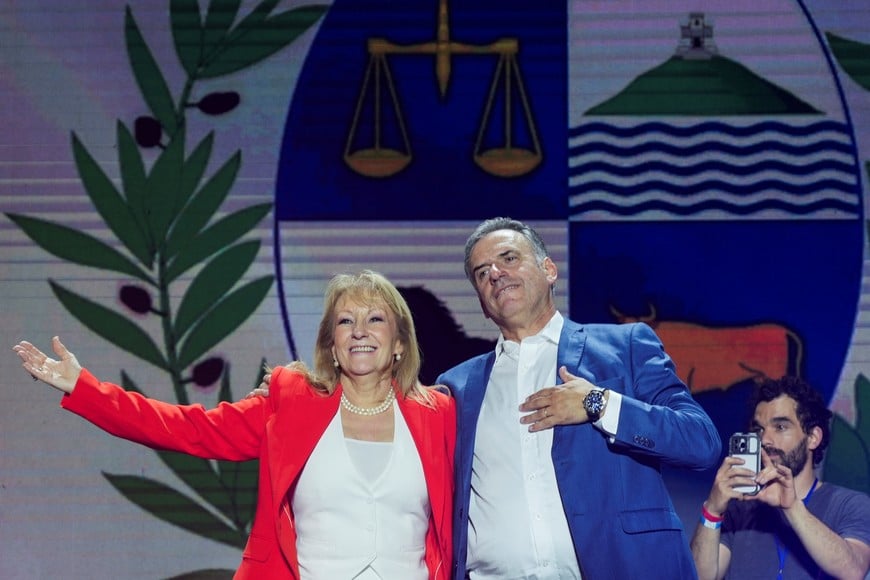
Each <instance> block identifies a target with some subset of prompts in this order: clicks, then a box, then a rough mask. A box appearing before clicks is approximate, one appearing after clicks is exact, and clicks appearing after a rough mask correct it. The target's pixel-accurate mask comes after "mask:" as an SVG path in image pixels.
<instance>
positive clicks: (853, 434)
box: [825, 415, 870, 493]
mask: <svg viewBox="0 0 870 580" xmlns="http://www.w3.org/2000/svg"><path fill="white" fill-rule="evenodd" d="M868 464H870V456H868V453H867V447H866V445H865V443H864V441H862V440H861V438H860V437H859V436H858V432H857V431H855V429H853V428H852V427H851V425H849V424H848V423H847V422H846V421H844V420H843V418H842V417H840V416H839V415H834V419H833V421H832V422H831V443H830V445H828V450H827V453H826V455H825V481H827V482H829V483H835V484H837V485H842V486H844V487H848V488H850V489H855V490H858V491H863V492H864V493H870V471H868V470H870V467H868Z"/></svg>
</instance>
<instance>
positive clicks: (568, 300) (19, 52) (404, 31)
mask: <svg viewBox="0 0 870 580" xmlns="http://www.w3.org/2000/svg"><path fill="white" fill-rule="evenodd" d="M865 4H866V2H865V1H864V0H833V1H831V0H825V1H822V0H753V1H752V2H744V1H734V0H695V1H692V2H689V1H682V0H646V1H644V2H632V1H623V0H612V1H609V2H593V1H589V0H574V1H569V2H565V3H558V2H538V3H529V2H526V1H520V0H466V1H464V2H447V1H442V0H406V1H405V2H392V1H389V0H336V1H335V2H333V3H332V4H330V5H319V4H317V5H316V4H310V3H306V2H299V1H294V2H273V1H270V0H265V1H248V0H245V1H242V2H240V3H239V2H223V1H219V0H211V2H208V0H200V1H199V6H198V7H197V6H196V3H194V2H169V1H164V0H160V1H158V0H132V1H131V2H129V3H128V4H127V6H126V7H125V6H124V5H122V4H119V3H117V2H110V1H108V0H94V1H91V2H87V3H68V2H59V1H53V0H40V1H37V2H29V3H22V2H19V3H11V4H10V3H7V4H6V5H4V6H3V7H2V8H0V91H2V96H3V99H2V103H3V106H2V107H0V128H2V131H0V210H2V212H3V214H4V215H3V217H2V218H0V244H2V246H3V251H2V254H0V301H2V304H0V307H2V313H3V314H2V324H3V328H4V333H3V335H4V337H5V338H6V341H7V347H11V346H12V344H14V343H15V342H17V341H18V340H21V339H28V340H31V341H33V342H35V343H36V344H37V345H39V346H40V347H42V348H45V349H47V348H49V339H50V337H51V336H53V335H60V336H61V337H62V339H63V340H64V341H65V343H66V344H67V345H68V346H69V347H70V348H71V349H72V350H73V352H75V353H76V354H77V355H78V357H79V360H80V361H81V362H82V363H83V364H84V365H85V366H87V367H88V368H89V369H90V370H92V371H93V372H94V373H95V374H97V375H98V376H100V377H101V378H103V379H105V380H111V381H114V382H118V383H122V384H124V386H125V387H127V388H130V389H138V390H140V391H142V392H144V393H146V394H148V395H150V396H153V397H156V398H160V399H163V400H167V401H173V402H180V403H188V402H191V403H201V404H204V405H206V406H213V405H215V404H216V403H217V402H218V401H219V400H235V399H238V398H240V397H242V396H243V395H244V394H245V393H247V392H248V391H249V390H250V389H251V388H252V387H253V386H254V385H256V384H257V383H258V382H259V377H260V374H261V369H262V365H263V363H264V362H266V363H268V364H282V363H284V362H287V361H288V360H290V359H293V358H299V359H302V360H306V361H310V360H311V353H312V348H313V342H314V334H315V331H316V325H317V323H318V321H319V318H320V314H321V306H322V294H323V289H324V286H325V283H326V281H327V280H328V279H329V278H330V277H331V276H332V275H333V274H335V273H337V272H341V271H348V270H358V269H361V268H373V269H377V270H379V271H381V272H383V273H384V274H386V275H387V276H388V277H389V278H390V279H392V280H393V281H394V282H395V283H396V284H397V285H399V286H400V287H401V289H402V291H403V293H404V294H405V296H406V297H407V299H408V301H409V303H410V304H411V307H412V310H413V311H414V315H415V319H416V320H417V325H418V332H419V334H420V337H421V345H422V348H423V351H424V352H423V354H424V358H425V366H424V369H423V379H424V381H426V382H431V381H432V380H434V377H435V376H437V374H438V372H440V371H442V370H444V369H446V368H448V367H449V366H450V365H452V364H455V363H456V362H458V361H461V360H464V359H465V358H467V357H469V356H471V355H473V354H478V353H480V352H483V351H484V350H485V349H487V348H491V346H492V344H493V341H494V340H495V338H496V337H497V333H496V331H495V330H494V328H493V326H492V325H491V324H490V323H489V322H488V321H487V320H486V319H485V318H484V317H483V316H482V314H481V313H480V310H479V305H478V303H477V300H476V298H475V296H474V294H473V291H472V289H471V287H470V286H469V284H468V282H467V281H466V280H465V279H464V274H463V269H462V248H463V243H464V241H465V238H466V236H467V235H468V233H469V232H470V230H471V229H472V228H473V227H474V225H475V224H476V223H477V222H479V221H480V220H482V219H485V218H488V217H494V216H498V215H508V216H512V217H515V218H519V219H522V220H525V221H528V222H529V223H531V224H532V225H534V226H535V227H536V228H538V229H539V231H540V232H541V233H542V234H543V236H544V238H545V239H546V240H547V242H548V243H549V246H550V250H551V253H552V255H553V257H554V259H555V261H556V263H557V264H558V266H559V282H558V283H557V297H558V298H557V302H558V306H559V308H560V309H561V310H562V311H563V313H565V314H568V315H570V316H571V317H572V318H574V319H576V320H578V321H581V322H615V323H620V322H626V321H634V320H643V321H646V322H647V323H649V324H650V325H651V326H652V327H653V328H654V329H655V330H656V332H657V333H658V334H659V336H660V337H661V338H662V340H663V342H664V343H665V346H666V348H667V350H668V352H669V353H670V354H671V355H672V357H673V358H674V360H675V362H676V365H677V371H678V373H679V374H680V376H681V377H682V378H683V380H685V381H686V383H687V384H688V385H689V387H690V388H691V390H692V392H693V394H694V395H695V397H696V398H697V399H698V400H699V401H700V402H701V404H702V405H703V406H704V407H705V409H706V410H707V411H708V412H709V413H710V415H711V416H712V417H713V418H714V420H715V422H716V424H717V427H718V428H719V430H720V433H721V434H722V436H723V438H725V437H727V436H728V434H730V433H731V432H732V431H735V430H740V429H742V428H743V427H745V421H746V410H745V408H744V404H745V399H746V394H747V392H748V390H749V389H750V388H751V386H752V384H753V382H754V381H757V380H759V379H760V378H763V377H765V376H774V377H776V376H780V375H782V374H785V373H791V374H799V375H801V376H803V377H805V378H806V379H807V380H809V381H810V382H811V383H812V384H813V385H814V386H815V387H816V388H818V389H819V390H820V391H821V392H822V393H823V394H824V395H825V397H826V399H827V400H828V401H830V406H831V408H832V409H833V410H834V411H835V413H836V419H835V430H834V439H833V442H832V448H831V450H830V451H829V454H828V460H827V462H826V465H825V467H824V477H825V478H826V479H828V480H830V481H837V482H840V483H843V484H844V485H849V486H852V487H856V488H861V489H864V490H867V489H868V481H870V475H868V458H867V455H866V453H867V451H866V449H867V448H868V446H870V419H868V417H870V385H868V383H867V381H866V379H864V374H868V373H870V357H868V355H867V352H868V346H870V328H868V326H870V313H868V308H870V288H868V287H867V286H866V284H865V283H864V280H865V277H866V276H867V275H868V271H870V260H868V251H867V236H866V234H865V231H866V227H865V224H866V218H865V213H866V211H867V201H866V196H867V194H868V191H870V190H868V186H867V181H868V179H867V177H868V176H867V167H868V166H867V162H868V160H870V131H868V130H867V127H870V75H868V72H867V71H868V70H870V32H868V31H870V13H868V11H867V10H866V6H865ZM236 5H238V9H237V10H236V9H235V8H236ZM0 384H2V387H0V577H2V578H28V579H29V578H54V577H76V578H78V577H88V578H117V577H124V578H163V577H173V576H180V575H183V574H188V573H199V574H201V575H202V576H210V577H215V578H222V577H229V575H230V574H231V571H232V570H233V569H234V568H235V567H236V566H237V565H238V562H239V560H240V554H241V548H242V546H243V544H244V541H245V537H246V534H247V531H248V529H249V526H250V518H251V514H252V511H251V510H252V508H253V505H252V501H253V497H252V487H253V485H254V478H255V473H256V471H255V466H254V465H252V464H239V465H237V464H228V463H210V462H206V461H198V460H193V459H190V458H187V457H183V456H177V455H173V454H166V453H156V452H154V451H151V450H148V449H144V448H140V447H137V446H134V445H132V444H129V443H125V442H122V441H119V440H116V439H113V438H111V437H110V436H108V435H105V434H103V433H101V432H99V431H98V430H97V429H96V428H94V427H92V426H90V425H88V424H86V423H85V422H84V421H82V420H80V419H78V418H76V417H74V416H72V415H70V414H68V413H65V412H62V411H61V410H59V409H58V400H59V398H60V397H59V396H58V394H56V392H54V391H53V390H51V389H50V388H48V387H46V386H45V385H42V384H36V383H33V382H32V381H31V380H30V379H29V378H28V377H27V376H26V374H24V373H23V372H22V371H21V370H20V368H19V365H18V362H17V357H15V356H14V355H13V353H12V352H11V350H10V351H8V354H7V356H6V357H3V358H0ZM856 401H864V403H863V404H864V405H865V408H864V409H863V417H864V419H863V423H862V424H857V419H858V417H859V415H860V414H861V412H860V410H859V409H857V408H856V405H857V403H856ZM666 475H667V479H668V483H669V486H670V488H671V490H672V492H673V495H674V499H675V501H676V504H677V506H678V509H679V510H680V513H681V516H682V517H683V519H684V522H685V524H686V526H687V527H688V528H689V530H690V531H691V529H692V528H693V526H694V522H695V519H696V514H697V509H698V505H699V504H700V502H701V501H702V499H703V497H704V496H705V494H706V492H707V488H708V486H709V484H710V482H711V480H712V473H711V472H706V473H698V474H686V473H670V472H669V473H667V474H666ZM640 492H642V491H641V490H639V493H640ZM206 571H208V573H207V574H206Z"/></svg>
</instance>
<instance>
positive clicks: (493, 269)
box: [489, 264, 504, 282]
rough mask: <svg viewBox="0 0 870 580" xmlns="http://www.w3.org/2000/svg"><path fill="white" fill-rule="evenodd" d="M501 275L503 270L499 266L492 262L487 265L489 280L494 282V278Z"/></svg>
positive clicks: (496, 278)
mask: <svg viewBox="0 0 870 580" xmlns="http://www.w3.org/2000/svg"><path fill="white" fill-rule="evenodd" d="M503 275H504V271H503V270H500V269H499V267H498V266H496V265H495V264H492V265H491V266H490V267H489V280H490V281H491V282H495V281H496V280H498V279H499V278H501V277H502V276H503Z"/></svg>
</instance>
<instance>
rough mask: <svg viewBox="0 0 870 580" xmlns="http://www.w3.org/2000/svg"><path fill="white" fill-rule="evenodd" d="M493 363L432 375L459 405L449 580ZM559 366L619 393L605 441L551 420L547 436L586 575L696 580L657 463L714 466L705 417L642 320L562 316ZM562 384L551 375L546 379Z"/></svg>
mask: <svg viewBox="0 0 870 580" xmlns="http://www.w3.org/2000/svg"><path fill="white" fill-rule="evenodd" d="M494 361H495V353H493V352H490V353H487V354H484V355H481V356H478V357H476V358H473V359H471V360H468V361H466V362H464V363H462V364H460V365H458V366H456V367H454V368H452V369H450V370H449V371H447V372H446V373H444V374H443V375H442V376H441V377H439V378H438V383H441V384H445V385H448V386H449V387H450V388H451V390H452V391H453V395H454V397H455V401H456V405H457V429H458V437H457V441H456V466H455V474H456V490H455V494H456V496H455V500H454V520H453V524H454V525H453V538H454V544H453V549H454V551H453V554H454V557H455V558H456V562H455V564H454V578H456V579H457V580H461V579H462V578H465V575H466V552H467V541H468V506H469V498H470V495H471V464H472V460H473V457H474V438H475V433H476V430H477V419H478V416H479V415H480V408H481V405H482V402H483V394H484V391H485V390H486V385H487V382H488V381H489V375H490V372H491V371H492V366H493V363H494ZM562 365H565V366H566V367H567V368H568V371H569V372H571V373H572V374H574V375H576V376H579V377H582V378H584V379H586V380H588V381H590V382H591V383H593V384H594V385H597V386H599V387H602V388H607V389H612V390H613V391H616V392H619V393H621V394H622V395H623V401H622V408H621V412H620V417H619V430H618V431H619V432H618V433H617V434H616V437H615V441H614V442H613V443H610V441H609V438H608V437H607V436H606V435H605V434H604V433H602V432H601V431H599V430H598V429H597V428H595V427H594V426H593V425H592V424H590V423H584V424H581V425H561V426H557V427H556V428H555V432H554V434H553V450H552V456H553V464H554V466H555V470H556V480H557V482H558V485H559V493H560V495H561V498H562V506H563V507H564V509H565V515H566V516H567V520H568V526H569V528H570V530H571V536H572V539H573V542H574V550H575V552H576V553H577V558H578V561H579V562H580V567H581V570H582V572H583V577H584V580H599V579H604V578H613V579H620V580H621V579H626V578H662V579H668V580H675V579H683V578H695V577H697V573H696V572H695V565H694V563H693V561H692V555H691V552H690V550H689V544H688V541H687V539H686V535H685V533H684V531H683V526H682V523H681V522H680V519H679V517H678V516H677V514H676V511H675V510H674V506H673V504H672V503H671V499H670V496H669V495H668V491H667V489H666V488H665V484H664V481H663V480H662V477H661V472H660V468H661V465H663V464H668V465H672V466H678V467H686V468H691V469H707V468H710V467H713V466H715V465H716V464H717V462H718V461H719V453H720V450H721V441H720V440H719V435H718V432H717V431H716V428H715V427H714V425H713V423H712V421H711V420H710V418H709V417H708V416H707V414H706V413H705V412H704V410H703V409H702V408H701V407H700V406H699V405H698V404H697V403H696V402H695V401H694V400H693V399H692V397H691V395H690V394H689V391H688V389H687V388H686V386H685V385H684V384H683V383H682V382H681V381H680V379H679V378H678V377H677V375H676V373H675V372H674V365H673V363H672V362H671V359H670V357H668V356H667V354H665V352H664V348H663V347H662V344H661V342H660V341H659V339H658V337H656V335H655V333H653V331H652V330H651V329H650V328H649V327H648V326H647V325H645V324H619V325H617V324H589V325H580V324H577V323H575V322H572V321H570V320H567V319H566V320H565V324H564V327H563V329H562V335H561V337H560V339H559V351H558V366H562ZM557 368H558V367H557ZM560 382H561V379H559V378H558V377H553V383H552V384H553V385H555V384H557V383H560ZM546 386H550V385H540V387H546ZM518 415H519V414H518ZM517 420H519V416H518V417H517Z"/></svg>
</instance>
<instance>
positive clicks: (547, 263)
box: [541, 256, 559, 286]
mask: <svg viewBox="0 0 870 580" xmlns="http://www.w3.org/2000/svg"><path fill="white" fill-rule="evenodd" d="M541 267H542V268H543V269H544V271H545V272H546V273H547V281H548V282H549V283H550V286H552V285H554V284H555V283H556V280H557V279H558V278H559V268H558V267H557V266H556V262H554V261H553V260H552V259H551V258H550V257H549V256H547V257H546V258H544V261H543V262H542V263H541Z"/></svg>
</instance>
